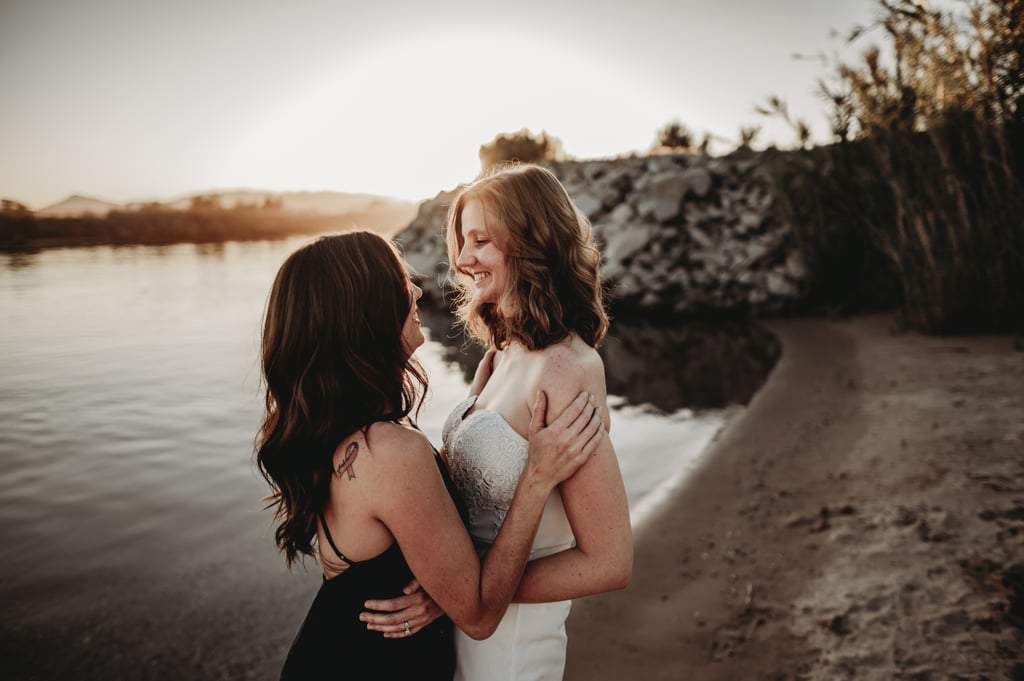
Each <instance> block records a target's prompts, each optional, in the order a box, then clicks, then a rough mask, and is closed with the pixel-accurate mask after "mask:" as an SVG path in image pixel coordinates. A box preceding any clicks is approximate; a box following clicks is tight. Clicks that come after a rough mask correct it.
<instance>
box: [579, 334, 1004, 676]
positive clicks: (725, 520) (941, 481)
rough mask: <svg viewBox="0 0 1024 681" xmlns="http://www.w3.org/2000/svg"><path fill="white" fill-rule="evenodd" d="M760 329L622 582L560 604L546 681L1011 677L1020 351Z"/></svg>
mask: <svg viewBox="0 0 1024 681" xmlns="http://www.w3.org/2000/svg"><path fill="white" fill-rule="evenodd" d="M767 326H768V328H769V329H770V330H771V331H772V332H774V333H775V334H776V335H777V336H778V337H779V338H780V340H781V341H782V345H783V353H782V358H781V359H780V360H779V363H778V364H777V365H776V367H775V369H774V371H773V373H772V374H771V376H770V377H769V379H768V381H767V383H766V384H765V386H764V387H763V388H762V389H761V390H760V392H759V393H758V394H757V395H756V396H755V398H754V399H753V400H752V402H751V404H750V406H749V408H748V409H747V410H746V411H745V412H744V413H743V414H742V415H740V416H739V417H737V418H736V419H735V420H734V421H732V422H731V423H730V424H729V425H728V426H727V427H726V428H725V429H724V431H723V432H722V433H720V434H719V436H718V437H717V438H716V440H715V441H714V442H713V443H712V444H711V446H710V448H709V451H708V452H707V453H706V454H705V456H704V457H703V459H702V463H701V465H700V466H699V467H698V468H697V469H696V470H695V472H694V473H693V474H692V475H691V476H690V477H688V478H687V480H686V482H685V483H684V484H683V486H682V487H681V488H680V489H679V490H677V491H676V492H675V493H674V494H672V495H671V496H670V497H669V498H668V499H667V500H666V501H665V502H664V504H663V506H662V507H660V508H659V509H657V510H656V511H655V512H654V513H653V514H652V515H651V516H649V519H648V520H647V521H646V522H645V523H644V524H643V525H642V526H640V527H638V528H635V530H634V540H635V543H636V554H635V568H634V576H633V583H632V584H631V585H630V587H629V588H628V589H626V590H624V591H620V592H616V593H612V594H605V595H601V596H595V597H591V598H587V599H581V600H578V601H576V603H575V604H574V606H573V612H572V615H571V616H570V620H569V655H568V665H567V669H566V675H565V678H566V679H567V680H569V681H582V680H600V679H609V680H620V679H631V678H638V679H673V680H681V679H701V680H716V679H744V680H746V679H822V680H825V679H830V680H831V679H868V680H873V679H915V680H927V679H979V680H980V679H993V680H995V679H1012V680H1014V681H1016V680H1017V679H1024V347H1022V346H1024V343H1022V342H1021V340H1020V339H1019V338H1018V339H1015V338H1013V337H1011V336H990V337H979V336H973V337H951V338H939V337H927V336H921V335H918V334H914V333H909V332H902V331H899V330H897V328H896V327H897V322H896V320H895V318H894V317H891V316H871V317H861V318H854V319H849V320H836V321H833V320H824V319H795V320H782V321H772V322H769V323H768V324H767Z"/></svg>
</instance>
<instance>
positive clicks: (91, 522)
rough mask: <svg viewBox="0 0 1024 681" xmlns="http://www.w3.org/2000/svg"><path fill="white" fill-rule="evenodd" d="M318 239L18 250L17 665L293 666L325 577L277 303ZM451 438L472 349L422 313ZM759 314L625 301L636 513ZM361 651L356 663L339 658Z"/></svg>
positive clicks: (619, 342)
mask: <svg viewBox="0 0 1024 681" xmlns="http://www.w3.org/2000/svg"><path fill="white" fill-rule="evenodd" d="M303 241H304V239H293V240H285V241H274V242H249V243H225V244H216V245H202V246H199V245H191V244H186V245H177V246H170V247H120V248H113V247H93V248H77V249H53V250H46V251H42V252H39V253H32V254H17V255H11V254H7V255H3V254H0V532H2V534H0V539H2V541H0V603H2V604H3V606H2V608H3V615H2V619H0V659H2V660H3V662H2V663H0V670H2V672H0V673H2V675H3V677H4V678H8V679H57V678H74V679H190V680H205V679H274V678H277V673H278V670H279V667H280V663H281V660H282V659H283V656H284V654H285V652H286V650H287V647H288V645H289V643H290V641H291V638H292V636H293V635H294V633H295V631H296V628H297V626H298V624H299V622H300V621H301V619H302V616H303V615H304V613H305V611H306V608H307V607H308V604H309V602H310V600H311V598H312V596H313V594H314V592H315V591H316V588H317V586H318V583H319V573H318V572H317V569H316V566H315V564H314V563H312V562H309V564H308V566H307V568H306V569H305V570H303V569H301V568H300V569H297V570H295V571H293V572H291V573H289V572H288V571H287V570H286V569H285V567H284V561H283V560H282V559H281V557H280V556H279V555H278V554H277V553H276V550H275V548H274V545H273V533H272V526H271V518H270V514H269V512H265V511H261V503H260V499H261V497H262V496H263V495H264V494H266V492H267V486H266V483H265V482H264V481H263V480H262V478H260V476H259V474H258V473H257V471H256V469H255V466H254V465H253V460H252V444H253V438H254V436H255V433H256V428H257V426H258V424H259V417H260V410H261V399H260V384H259V367H258V343H259V327H260V318H261V314H262V309H263V305H264V302H265V300H266V295H267V292H268V290H269V287H270V284H271V281H272V279H273V275H274V273H275V271H276V270H277V267H278V266H279V265H280V263H281V261H282V260H283V259H284V257H285V256H286V255H287V254H288V253H290V252H291V251H292V250H293V249H294V248H295V247H296V246H297V245H299V244H300V243H302V242H303ZM421 317H422V318H423V320H424V324H425V327H426V332H427V334H428V342H427V343H426V345H425V346H424V347H423V348H421V349H420V351H419V352H418V357H419V358H420V360H421V362H422V363H423V364H424V366H425V367H426V369H427V372H428V374H429V375H430V378H431V393H430V395H429V397H428V400H427V402H426V404H425V406H424V408H423V410H422V412H421V415H420V425H421V427H422V428H423V429H424V431H426V433H427V434H428V436H430V438H431V440H432V441H434V442H435V443H437V442H438V441H439V438H440V427H441V423H442V421H443V419H444V417H445V416H446V415H447V411H448V409H450V408H451V407H452V406H453V405H454V404H455V403H457V402H458V401H459V400H460V399H461V398H462V397H464V396H465V394H466V385H467V383H466V381H467V377H468V376H469V375H471V373H472V367H473V366H474V363H475V353H474V352H473V351H471V350H466V349H465V348H464V344H463V343H461V340H460V339H459V338H457V337H454V334H453V333H452V331H451V328H450V324H451V320H450V317H449V316H448V315H447V313H446V312H444V311H441V310H429V309H428V310H424V311H423V313H422V314H421ZM777 352H778V347H777V344H776V343H775V342H774V339H772V338H771V337H770V336H768V335H767V334H766V333H765V332H763V331H761V330H759V329H758V328H757V327H751V326H749V325H745V324H739V323H735V322H732V323H725V322H720V323H701V324H698V323H689V324H676V325H673V326H670V327H666V326H664V325H658V324H655V323H653V322H649V321H636V320H633V321H626V320H616V321H614V322H613V327H612V333H611V335H610V337H609V339H608V341H607V342H606V344H605V345H604V346H603V348H602V354H603V356H604V359H605V364H606V367H607V369H608V388H609V395H610V398H609V401H610V404H611V405H612V407H613V413H612V415H611V419H612V441H613V443H614V444H615V446H616V450H617V453H618V455H619V459H620V464H621V466H622V470H623V475H624V478H625V480H626V486H627V492H628V495H629V498H630V505H631V511H632V515H633V519H634V523H639V522H642V521H643V516H644V515H645V513H647V512H649V510H650V508H651V507H652V505H654V504H656V503H657V500H658V499H659V498H660V496H661V495H663V494H664V493H665V492H664V490H666V489H669V488H670V487H671V486H672V485H673V484H676V483H678V481H679V480H680V479H681V478H682V477H684V476H685V474H686V471H687V470H689V469H690V468H692V466H693V465H694V462H695V461H696V460H697V458H698V457H699V455H700V453H701V452H702V451H703V450H704V448H705V447H706V445H707V443H708V442H709V441H710V440H711V438H712V437H713V436H714V434H715V433H716V432H717V431H718V430H719V429H720V427H721V425H722V424H723V423H724V421H725V420H726V419H728V418H729V417H730V416H731V415H734V414H735V413H737V411H739V410H741V409H742V406H741V405H742V404H744V403H745V402H746V401H747V400H748V399H749V398H750V396H751V395H752V394H753V392H754V391H755V390H756V389H757V387H758V386H759V385H760V383H761V382H762V381H763V380H764V377H765V376H766V374H767V372H768V371H769V370H770V368H771V366H772V364H773V362H774V360H775V358H776V356H777ZM339 663H340V664H344V660H339Z"/></svg>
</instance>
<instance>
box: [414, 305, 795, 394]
mask: <svg viewBox="0 0 1024 681" xmlns="http://www.w3.org/2000/svg"><path fill="white" fill-rule="evenodd" d="M420 319H421V320H422V321H423V323H424V324H425V325H426V326H427V327H428V328H429V329H430V331H431V338H434V339H436V340H438V341H440V342H441V344H442V345H443V347H444V350H443V357H444V359H445V360H446V361H448V362H450V363H452V364H454V365H458V366H459V367H460V368H461V370H462V372H463V376H464V377H465V380H466V381H469V380H470V379H471V378H472V377H473V372H474V371H476V365H477V363H478V362H479V361H480V358H481V357H482V356H483V349H482V348H481V347H480V345H479V344H477V343H472V342H468V341H467V339H466V335H465V334H464V333H463V332H462V330H461V329H460V328H459V327H458V326H457V325H456V324H455V319H454V317H453V316H452V315H451V314H450V313H449V312H448V311H447V309H445V308H442V307H438V306H435V305H429V304H428V305H422V306H421V307H420ZM780 350H781V349H780V346H779V342H778V340H777V339H776V338H775V337H774V336H772V335H771V334H770V333H768V332H767V331H766V330H765V329H764V328H763V327H761V326H758V325H756V324H752V323H750V322H746V321H741V320H719V321H701V320H691V321H685V322H674V323H671V324H663V323H662V324H659V323H655V322H651V321H648V320H627V319H615V320H613V321H612V325H611V329H610V331H609V333H608V337H607V338H606V339H605V341H604V343H603V344H602V345H601V348H600V354H601V358H602V359H603V360H604V366H605V374H606V380H607V383H608V394H609V395H617V396H620V397H622V398H623V399H624V401H625V403H626V404H630V405H637V406H645V407H651V408H654V409H656V410H658V411H661V412H663V413H666V414H671V413H673V412H676V411H679V410H680V409H718V408H722V407H727V406H730V405H736V404H746V403H747V402H748V401H749V400H750V398H751V397H753V395H754V393H755V392H756V391H757V389H758V388H759V387H760V386H761V384H762V383H764V380H765V378H766V377H767V376H768V373H769V372H770V371H771V369H772V367H773V366H775V361H776V360H777V359H778V357H779V352H780Z"/></svg>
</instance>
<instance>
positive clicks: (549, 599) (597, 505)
mask: <svg viewBox="0 0 1024 681" xmlns="http://www.w3.org/2000/svg"><path fill="white" fill-rule="evenodd" d="M447 242H448V255H449V262H450V263H451V267H452V269H453V272H454V274H455V277H456V279H457V282H458V285H459V288H460V296H459V299H458V301H457V303H456V312H457V315H458V317H459V319H460V320H461V322H462V323H463V324H464V325H465V327H466V328H467V329H468V330H469V332H470V333H471V334H472V335H473V337H475V338H476V339H477V340H478V341H480V342H481V343H483V344H484V345H486V346H487V347H488V348H489V350H490V351H493V352H489V353H488V355H486V356H485V360H487V359H491V361H492V364H493V366H492V367H491V373H490V378H489V380H487V382H486V384H484V385H483V386H482V390H481V391H480V392H479V394H477V395H471V396H470V397H469V398H468V399H466V400H465V401H464V402H462V403H461V404H459V405H458V406H457V407H456V409H455V410H454V412H453V413H452V414H451V415H450V416H449V418H448V420H447V422H446V424H445V426H444V430H443V441H444V455H445V457H446V460H447V462H448V466H449V469H450V470H451V473H452V477H453V479H454V481H455V485H456V486H457V487H458V489H459V491H460V492H461V493H462V496H463V498H464V500H465V501H466V504H467V506H468V508H469V530H470V534H471V535H472V537H473V540H474V542H475V543H476V545H477V549H478V551H480V553H481V555H487V553H488V552H489V551H492V550H493V547H494V546H496V544H494V540H495V538H496V536H497V535H498V531H499V529H500V528H501V527H502V526H503V524H504V523H505V521H506V520H507V519H508V517H509V516H508V515H507V514H508V512H509V510H510V508H511V501H512V496H513V492H514V491H515V489H516V485H517V483H518V481H519V480H520V473H521V471H522V470H523V468H522V467H523V461H524V460H525V456H526V450H527V439H526V438H527V436H528V434H529V424H530V420H531V418H532V417H533V408H532V404H531V402H532V397H531V396H532V395H533V394H534V393H536V391H538V390H543V391H544V392H545V393H546V394H547V395H548V398H549V399H550V404H551V406H552V407H555V408H560V407H564V406H566V405H568V404H569V403H570V402H571V401H572V400H573V398H574V397H575V396H576V394H577V393H578V392H580V391H581V390H583V391H587V392H589V393H591V394H593V395H595V396H597V398H598V403H599V404H600V405H601V406H602V407H603V408H607V404H606V399H607V393H606V387H605V376H604V364H603V362H602V360H601V357H600V356H599V355H598V353H597V350H596V346H597V345H598V344H599V343H600V342H601V340H602V339H603V338H604V335H605V333H606V332H607V329H608V316H607V314H606V313H605V310H604V307H603V302H602V287H601V280H600V276H599V266H600V260H601V255H600V253H599V251H598V250H597V248H596V247H595V245H594V243H593V241H592V238H591V230H590V223H589V222H588V221H587V219H586V218H585V217H584V216H583V215H582V214H581V213H580V211H579V210H578V209H577V208H576V207H575V206H574V205H573V203H572V200H571V199H570V198H569V195H568V194H567V193H566V190H565V188H564V187H563V186H562V184H561V183H560V182H559V181H558V179H557V178H556V177H555V176H554V175H553V174H552V173H551V172H550V171H548V170H546V169H544V168H542V167H540V166H534V165H518V166H511V167H504V168H500V169H498V170H496V171H493V172H491V173H488V174H486V175H485V176H484V177H482V178H480V179H478V180H477V181H475V182H473V183H472V184H469V185H467V186H465V187H464V188H462V189H461V191H460V192H459V193H458V194H457V195H456V197H455V199H454V200H453V202H452V204H451V207H450V209H449V212H448V223H447ZM632 567H633V549H632V537H631V530H630V523H629V508H628V505H627V503H626V493H625V490H624V487H623V483H622V474H621V472H620V470H619V466H618V461H617V459H616V456H615V450H614V448H613V447H612V444H611V442H610V441H609V439H608V438H602V441H601V443H600V444H599V446H598V448H597V451H596V452H595V454H594V455H593V456H592V457H591V458H590V459H589V460H588V461H587V462H586V463H585V464H584V465H583V466H582V467H581V468H580V470H579V471H577V472H576V474H575V475H573V476H572V477H571V478H568V479H567V480H565V481H563V482H562V483H561V484H559V485H558V487H557V488H556V489H554V490H552V492H551V494H550V496H549V497H548V499H547V502H546V504H545V507H544V512H543V516H542V518H541V521H540V527H539V529H538V530H537V535H536V537H535V539H534V542H533V548H532V550H531V552H530V562H529V563H528V564H527V567H526V570H525V571H524V574H523V578H522V580H521V582H520V584H519V588H518V589H517V591H516V593H515V596H514V597H513V604H512V605H511V606H510V607H509V609H508V610H507V611H506V613H505V615H504V617H503V618H502V620H501V623H500V624H499V625H498V627H497V630H496V631H495V633H494V634H493V635H492V636H491V637H489V638H487V639H485V640H475V639H474V638H473V637H470V636H468V635H466V634H465V633H463V632H461V631H456V636H455V641H456V651H457V654H456V674H455V678H456V679H461V680H465V681H484V680H485V679H508V680H512V679H515V680H522V679H545V680H548V679H550V680H556V679H561V678H562V674H563V671H564V665H565V650H566V642H567V641H566V634H565V620H566V617H567V616H568V614H569V608H570V604H571V599H573V598H578V597H581V596H587V595H590V594H596V593H600V592H604V591H611V590H615V589H622V588H624V587H625V586H626V585H627V584H628V583H629V581H630V579H631V576H632Z"/></svg>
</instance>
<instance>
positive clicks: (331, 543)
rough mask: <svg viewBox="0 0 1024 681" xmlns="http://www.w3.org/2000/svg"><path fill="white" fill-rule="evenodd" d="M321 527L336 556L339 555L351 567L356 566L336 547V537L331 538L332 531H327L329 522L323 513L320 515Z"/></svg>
mask: <svg viewBox="0 0 1024 681" xmlns="http://www.w3.org/2000/svg"><path fill="white" fill-rule="evenodd" d="M320 527H322V528H323V530H324V536H325V537H327V543H328V544H330V545H331V548H332V549H334V552H335V553H336V554H338V558H341V559H342V560H343V561H345V562H346V563H348V565H349V567H351V566H353V565H355V563H354V562H353V561H351V560H349V559H348V558H346V557H345V554H344V553H342V552H341V551H339V550H338V547H337V545H335V543H334V537H332V536H331V531H330V530H328V529H327V521H325V520H324V514H323V513H321V514H320Z"/></svg>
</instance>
